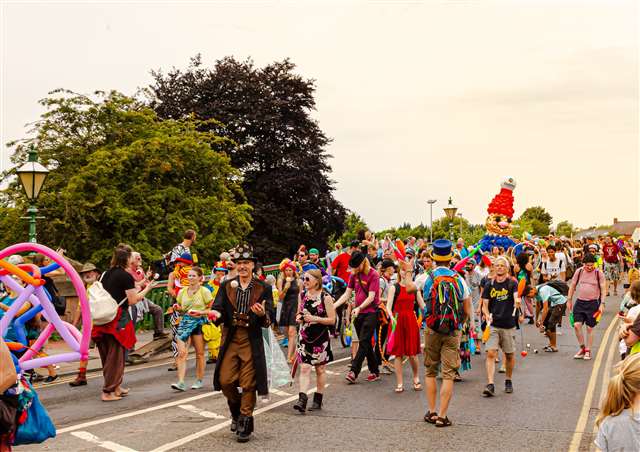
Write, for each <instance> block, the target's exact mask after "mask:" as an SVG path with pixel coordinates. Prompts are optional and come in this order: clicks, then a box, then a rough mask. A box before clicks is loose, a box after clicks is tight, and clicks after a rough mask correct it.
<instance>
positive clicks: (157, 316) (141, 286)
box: [127, 251, 169, 340]
mask: <svg viewBox="0 0 640 452" xmlns="http://www.w3.org/2000/svg"><path fill="white" fill-rule="evenodd" d="M127 271H128V272H129V273H130V274H131V276H133V279H134V281H135V283H136V288H137V289H138V298H140V294H141V293H143V296H142V299H141V300H140V302H139V303H138V304H136V305H135V306H134V307H133V308H134V309H135V311H136V315H135V316H132V318H133V319H134V322H135V317H142V315H144V313H146V312H148V313H149V314H151V317H152V318H153V339H154V340H155V339H162V338H165V337H168V336H169V333H167V332H166V331H165V330H164V312H163V311H162V308H161V307H160V306H158V305H157V304H155V303H154V302H153V301H151V300H149V299H148V298H146V297H145V295H146V294H147V293H148V292H149V291H148V290H147V291H145V292H143V291H144V290H145V289H146V288H147V287H148V286H149V283H150V281H149V279H151V278H153V274H152V273H150V270H149V271H147V273H145V272H144V270H143V269H142V256H141V255H140V253H138V252H137V251H133V252H131V265H130V266H129V268H128V269H127ZM149 290H150V289H149ZM140 314H142V315H140Z"/></svg>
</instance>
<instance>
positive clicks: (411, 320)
mask: <svg viewBox="0 0 640 452" xmlns="http://www.w3.org/2000/svg"><path fill="white" fill-rule="evenodd" d="M395 290H396V292H397V293H398V295H397V297H395V300H394V301H393V316H394V317H395V318H396V327H395V330H394V332H393V347H391V349H390V350H387V352H388V353H389V354H390V355H394V356H396V357H399V356H416V355H418V354H420V327H419V326H418V319H417V317H416V313H415V311H414V309H413V307H414V304H415V300H416V294H415V293H409V292H407V288H406V287H405V286H402V285H400V284H396V285H395Z"/></svg>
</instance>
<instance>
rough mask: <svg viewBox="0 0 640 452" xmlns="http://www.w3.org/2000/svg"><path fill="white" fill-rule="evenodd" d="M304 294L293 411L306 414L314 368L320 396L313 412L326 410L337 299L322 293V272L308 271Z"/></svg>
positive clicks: (303, 281) (314, 401) (298, 319)
mask: <svg viewBox="0 0 640 452" xmlns="http://www.w3.org/2000/svg"><path fill="white" fill-rule="evenodd" d="M302 283H303V285H304V289H305V290H304V292H302V293H301V294H300V308H299V310H298V314H297V316H296V320H297V321H298V323H299V324H300V332H299V334H298V347H297V353H298V357H297V358H298V359H299V360H300V380H299V385H300V394H299V398H298V402H297V403H296V404H295V405H294V406H293V408H294V409H295V410H297V411H299V412H301V413H304V412H305V410H306V408H307V389H308V388H309V383H310V380H311V367H312V366H313V367H315V369H316V387H317V392H316V393H315V394H314V395H313V405H312V406H311V408H310V410H319V409H321V408H322V394H323V392H324V386H325V380H326V374H325V366H326V365H327V363H329V362H331V361H333V353H332V352H331V337H330V335H329V329H330V328H331V326H333V325H334V324H335V322H336V311H335V309H334V308H333V299H332V298H331V295H329V294H328V293H327V292H326V291H324V290H322V273H321V272H320V270H317V269H313V270H307V272H306V273H305V275H304V278H303V279H302Z"/></svg>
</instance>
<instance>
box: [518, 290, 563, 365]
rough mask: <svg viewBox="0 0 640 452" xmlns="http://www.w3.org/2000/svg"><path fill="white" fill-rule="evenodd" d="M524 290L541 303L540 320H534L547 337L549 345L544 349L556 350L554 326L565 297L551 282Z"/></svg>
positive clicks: (557, 321) (557, 320) (558, 319)
mask: <svg viewBox="0 0 640 452" xmlns="http://www.w3.org/2000/svg"><path fill="white" fill-rule="evenodd" d="M525 290H526V292H528V294H529V295H528V296H529V297H530V298H535V300H536V301H537V302H539V303H542V311H541V313H540V320H539V321H537V322H536V326H537V327H538V328H540V332H541V333H544V335H545V336H547V337H548V338H549V345H547V346H546V347H544V351H545V352H557V351H558V347H557V345H556V344H557V342H556V326H557V325H558V323H559V322H560V318H561V317H562V312H563V311H564V307H565V305H566V303H567V297H565V296H564V295H562V293H561V292H560V291H559V290H558V289H556V288H555V287H553V286H552V285H551V284H542V285H539V286H537V287H532V288H531V289H530V290H527V289H525Z"/></svg>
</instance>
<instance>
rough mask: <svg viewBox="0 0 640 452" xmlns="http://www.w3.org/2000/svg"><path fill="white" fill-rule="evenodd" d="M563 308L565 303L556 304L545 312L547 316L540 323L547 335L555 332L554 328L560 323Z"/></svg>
mask: <svg viewBox="0 0 640 452" xmlns="http://www.w3.org/2000/svg"><path fill="white" fill-rule="evenodd" d="M565 307H566V304H565V303H563V304H557V305H555V306H554V307H552V308H551V309H550V310H549V312H547V316H546V317H545V319H544V320H543V322H542V324H543V325H544V329H545V331H547V332H549V333H555V332H556V326H557V325H558V323H560V320H562V313H563V312H564V309H565Z"/></svg>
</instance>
